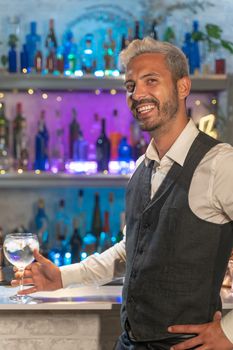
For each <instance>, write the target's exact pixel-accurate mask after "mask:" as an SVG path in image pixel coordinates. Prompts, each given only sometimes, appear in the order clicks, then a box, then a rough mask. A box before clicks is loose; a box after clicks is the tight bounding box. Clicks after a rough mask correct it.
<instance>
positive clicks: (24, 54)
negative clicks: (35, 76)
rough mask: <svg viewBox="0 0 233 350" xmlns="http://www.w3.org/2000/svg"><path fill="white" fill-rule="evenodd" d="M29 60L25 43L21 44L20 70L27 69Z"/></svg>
mask: <svg viewBox="0 0 233 350" xmlns="http://www.w3.org/2000/svg"><path fill="white" fill-rule="evenodd" d="M28 68H29V62H28V51H27V46H26V44H24V45H23V47H22V51H21V52H20V71H21V72H23V71H24V70H25V69H26V71H28Z"/></svg>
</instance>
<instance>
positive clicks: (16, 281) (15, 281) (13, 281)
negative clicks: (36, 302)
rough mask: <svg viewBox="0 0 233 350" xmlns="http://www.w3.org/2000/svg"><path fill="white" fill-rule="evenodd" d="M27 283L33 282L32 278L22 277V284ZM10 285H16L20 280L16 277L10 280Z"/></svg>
mask: <svg viewBox="0 0 233 350" xmlns="http://www.w3.org/2000/svg"><path fill="white" fill-rule="evenodd" d="M28 284H33V280H32V278H24V279H23V285H28ZM11 285H12V287H17V286H19V285H20V280H19V279H17V280H12V281H11Z"/></svg>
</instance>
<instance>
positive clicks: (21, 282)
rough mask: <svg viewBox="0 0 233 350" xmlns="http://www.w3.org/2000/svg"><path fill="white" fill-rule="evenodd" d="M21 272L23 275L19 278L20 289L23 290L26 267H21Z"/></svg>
mask: <svg viewBox="0 0 233 350" xmlns="http://www.w3.org/2000/svg"><path fill="white" fill-rule="evenodd" d="M19 271H20V273H21V277H20V280H19V291H20V292H21V291H22V290H23V276H24V269H19Z"/></svg>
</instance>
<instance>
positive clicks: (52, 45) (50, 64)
mask: <svg viewBox="0 0 233 350" xmlns="http://www.w3.org/2000/svg"><path fill="white" fill-rule="evenodd" d="M45 47H46V48H47V51H48V53H47V58H46V69H47V72H48V73H53V72H54V71H55V70H56V68H57V62H56V49H57V38H56V35H55V31H54V20H53V19H50V20H49V32H48V34H47V36H46V40H45Z"/></svg>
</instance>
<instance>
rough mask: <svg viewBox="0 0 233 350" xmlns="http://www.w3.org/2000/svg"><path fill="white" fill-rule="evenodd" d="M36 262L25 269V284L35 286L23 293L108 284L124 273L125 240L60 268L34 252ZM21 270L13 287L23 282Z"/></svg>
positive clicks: (16, 274)
mask: <svg viewBox="0 0 233 350" xmlns="http://www.w3.org/2000/svg"><path fill="white" fill-rule="evenodd" d="M34 256H35V259H36V262H34V263H32V264H30V265H29V266H27V268H26V269H25V272H24V284H25V285H26V284H31V285H33V286H32V287H29V288H28V289H24V290H23V291H22V292H20V294H29V293H34V292H38V291H43V290H56V289H59V288H63V287H67V286H68V285H69V284H82V285H83V284H104V283H107V282H109V281H111V280H112V279H113V278H114V277H120V276H123V275H124V270H125V240H124V239H123V240H122V241H121V242H119V243H117V244H115V245H114V246H113V247H111V248H109V249H108V250H106V251H105V252H103V253H102V254H100V255H99V256H95V255H91V256H90V257H89V258H87V259H86V260H84V261H83V262H80V263H77V264H72V265H68V266H64V267H61V268H58V267H57V266H56V265H54V264H53V263H52V262H51V261H50V260H48V259H46V258H45V257H43V256H42V255H41V254H39V252H38V251H35V252H34ZM20 276H21V273H20V272H19V271H17V272H16V273H15V278H16V279H15V280H13V281H12V282H11V284H12V286H17V285H19V279H20Z"/></svg>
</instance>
